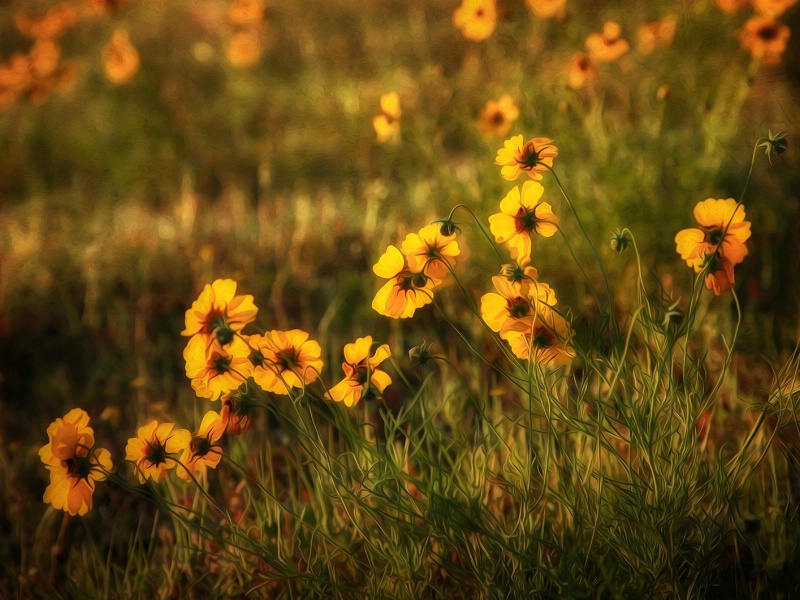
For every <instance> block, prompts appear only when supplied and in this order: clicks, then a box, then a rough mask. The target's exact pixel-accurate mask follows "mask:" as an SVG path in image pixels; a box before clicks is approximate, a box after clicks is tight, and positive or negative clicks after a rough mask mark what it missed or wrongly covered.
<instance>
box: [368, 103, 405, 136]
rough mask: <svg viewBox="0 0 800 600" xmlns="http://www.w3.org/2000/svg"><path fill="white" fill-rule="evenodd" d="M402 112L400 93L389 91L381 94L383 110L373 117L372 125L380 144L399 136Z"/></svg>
mask: <svg viewBox="0 0 800 600" xmlns="http://www.w3.org/2000/svg"><path fill="white" fill-rule="evenodd" d="M402 114H403V113H402V109H401V108H400V95H399V94H398V93H397V92H389V93H388V94H384V95H383V96H381V110H380V112H379V113H378V114H377V115H375V118H373V119H372V127H373V128H374V129H375V135H376V137H377V140H378V143H379V144H383V143H385V142H388V141H389V140H392V139H396V138H397V137H399V135H400V117H401V115H402Z"/></svg>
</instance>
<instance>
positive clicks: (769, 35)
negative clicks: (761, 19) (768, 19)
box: [756, 25, 778, 42]
mask: <svg viewBox="0 0 800 600" xmlns="http://www.w3.org/2000/svg"><path fill="white" fill-rule="evenodd" d="M756 36H758V38H759V39H761V40H764V41H765V42H771V41H772V40H774V39H775V38H777V37H778V27H777V26H776V25H765V26H764V27H760V28H759V29H758V31H756Z"/></svg>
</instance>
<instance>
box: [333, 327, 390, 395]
mask: <svg viewBox="0 0 800 600" xmlns="http://www.w3.org/2000/svg"><path fill="white" fill-rule="evenodd" d="M371 351H372V336H369V335H368V336H365V337H360V338H358V339H357V340H356V341H355V342H353V343H352V344H346V345H345V347H344V363H342V370H343V371H344V375H345V377H344V379H342V380H341V381H340V382H339V383H337V384H336V385H335V386H333V387H332V388H331V389H330V391H329V392H328V394H326V396H327V397H328V398H330V399H331V400H334V401H336V402H344V404H345V406H354V405H355V404H357V403H358V401H359V400H361V398H362V397H364V396H365V395H367V394H369V393H370V392H371V391H372V390H373V388H374V389H375V390H377V391H378V393H383V390H385V389H386V386H388V385H389V384H391V383H392V378H391V377H389V375H388V374H387V373H386V372H385V371H382V370H380V369H378V365H380V364H381V363H382V362H383V361H384V360H386V359H387V358H389V356H390V355H391V351H390V350H389V345H388V344H383V345H382V346H380V347H379V348H378V349H377V350H375V353H374V354H373V355H372V356H370V352H371Z"/></svg>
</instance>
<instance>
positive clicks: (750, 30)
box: [739, 15, 791, 66]
mask: <svg viewBox="0 0 800 600" xmlns="http://www.w3.org/2000/svg"><path fill="white" fill-rule="evenodd" d="M790 35H791V31H790V30H789V28H788V27H787V26H786V25H784V24H782V23H778V22H777V21H775V20H773V19H772V18H771V17H762V16H758V15H757V16H755V17H750V18H749V19H748V20H747V22H746V23H745V24H744V27H742V29H740V30H739V43H740V44H741V45H742V48H744V49H745V50H747V51H748V52H749V53H750V54H752V55H753V58H755V59H756V60H758V61H760V62H761V64H763V65H767V66H773V65H777V64H778V63H780V62H781V55H782V54H783V52H784V51H785V50H786V44H787V42H788V41H789V36H790Z"/></svg>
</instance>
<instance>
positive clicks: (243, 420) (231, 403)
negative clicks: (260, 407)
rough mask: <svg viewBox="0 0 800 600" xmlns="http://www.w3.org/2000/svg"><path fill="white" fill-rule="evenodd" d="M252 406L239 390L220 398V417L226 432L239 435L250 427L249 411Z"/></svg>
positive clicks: (245, 395)
mask: <svg viewBox="0 0 800 600" xmlns="http://www.w3.org/2000/svg"><path fill="white" fill-rule="evenodd" d="M253 406H254V404H253V402H252V400H251V398H250V396H249V395H248V394H247V393H246V392H242V391H241V390H239V391H237V392H231V393H228V394H225V395H224V396H222V411H221V412H220V416H221V418H222V423H223V424H224V425H225V428H226V431H227V432H228V433H230V434H231V435H239V434H241V433H242V432H243V431H244V430H245V429H247V428H248V427H249V426H250V411H251V410H252V408H253Z"/></svg>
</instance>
